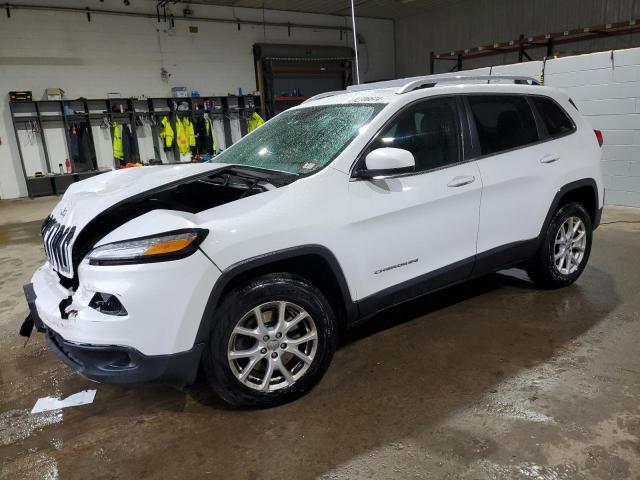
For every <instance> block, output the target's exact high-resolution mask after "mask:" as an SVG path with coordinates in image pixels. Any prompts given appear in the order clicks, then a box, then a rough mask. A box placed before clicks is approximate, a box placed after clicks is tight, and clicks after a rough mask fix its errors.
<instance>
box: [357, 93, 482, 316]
mask: <svg viewBox="0 0 640 480" xmlns="http://www.w3.org/2000/svg"><path fill="white" fill-rule="evenodd" d="M462 132H463V129H462V124H461V122H460V116H459V108H458V100H457V99H456V98H454V97H438V98H434V99H430V100H425V101H422V102H420V103H419V104H416V105H413V106H410V107H408V108H407V110H405V111H404V112H402V113H401V114H400V115H398V116H397V117H396V118H395V119H393V120H391V121H390V123H389V124H388V125H387V126H386V127H385V128H383V129H382V131H381V133H380V134H378V135H377V137H376V138H375V140H374V141H373V143H372V145H371V146H370V147H369V148H368V149H367V150H366V151H365V152H364V155H366V154H367V153H368V152H370V151H371V150H373V149H375V148H381V147H395V148H404V149H406V150H409V151H411V153H413V155H414V158H415V161H416V167H415V172H412V173H410V174H403V175H396V176H392V177H389V178H381V179H376V180H361V179H352V180H351V182H350V184H349V211H350V225H349V228H350V229H351V234H350V237H351V238H353V239H354V244H353V252H354V255H355V256H356V260H357V266H358V268H357V278H356V282H355V287H356V295H357V298H358V300H359V301H361V305H362V304H363V303H362V301H363V300H364V305H368V306H369V307H370V308H371V309H377V308H381V307H383V306H388V305H389V304H394V303H399V302H401V301H404V300H407V299H409V298H412V297H415V296H417V295H419V294H421V293H423V292H424V290H425V289H431V288H437V287H439V286H444V284H448V283H453V282H456V281H460V280H463V279H465V278H466V277H468V276H469V274H470V272H471V269H472V267H473V261H474V256H475V254H476V237H477V233H478V218H479V208H480V196H481V191H482V184H481V180H480V172H479V170H478V166H477V165H476V163H475V162H473V161H470V162H465V161H464V152H463V147H462V143H463V142H462V138H463V133H462ZM364 155H363V158H364ZM363 158H362V159H361V160H360V162H362V161H363ZM358 165H360V163H359V164H358ZM357 168H359V167H357ZM362 313H363V314H367V313H368V312H366V311H364V312H362Z"/></svg>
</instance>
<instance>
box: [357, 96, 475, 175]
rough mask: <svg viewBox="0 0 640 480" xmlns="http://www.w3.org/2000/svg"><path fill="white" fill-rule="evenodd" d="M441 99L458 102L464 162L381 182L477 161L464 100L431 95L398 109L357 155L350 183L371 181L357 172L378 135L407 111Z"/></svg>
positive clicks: (410, 173)
mask: <svg viewBox="0 0 640 480" xmlns="http://www.w3.org/2000/svg"><path fill="white" fill-rule="evenodd" d="M440 98H453V99H454V100H455V102H456V113H457V116H458V124H459V127H460V134H461V136H462V139H461V144H462V160H461V161H460V162H456V163H452V164H450V165H445V166H443V167H438V168H432V169H429V170H420V171H419V172H405V173H396V174H391V175H384V176H381V177H379V178H380V179H381V180H385V179H388V178H400V177H409V176H412V175H423V174H427V173H429V172H433V171H435V170H442V169H444V168H449V167H454V166H456V165H462V164H464V163H467V162H470V161H472V160H475V158H473V155H472V152H473V149H472V144H471V140H472V135H471V125H470V124H469V118H468V113H467V111H466V107H465V104H464V102H463V101H462V98H460V95H459V94H451V93H446V94H441V95H430V96H428V97H422V98H419V99H417V100H414V101H412V102H410V103H407V104H406V105H403V106H402V108H400V109H398V111H396V112H395V113H394V114H393V115H392V116H391V117H390V118H388V119H387V121H386V122H385V123H384V124H383V125H382V126H381V127H380V128H378V130H376V132H375V133H374V134H373V135H372V136H371V138H370V139H369V141H368V142H367V143H366V145H365V146H364V147H363V148H362V149H361V150H360V153H358V155H356V158H355V160H354V161H353V163H352V164H351V168H350V169H349V177H350V178H349V181H350V182H362V181H369V179H367V178H362V177H358V175H357V172H358V166H359V165H360V164H361V162H363V161H364V157H365V154H366V152H367V151H368V150H369V147H371V145H372V144H373V142H374V141H375V140H376V139H377V138H378V135H380V134H381V133H382V132H383V131H385V130H386V128H387V127H388V126H389V125H391V124H392V123H393V122H395V121H396V120H397V119H398V117H400V116H401V115H403V114H404V113H406V112H407V111H409V110H411V109H413V108H414V107H416V106H417V105H419V104H421V103H426V102H428V101H430V100H432V99H440Z"/></svg>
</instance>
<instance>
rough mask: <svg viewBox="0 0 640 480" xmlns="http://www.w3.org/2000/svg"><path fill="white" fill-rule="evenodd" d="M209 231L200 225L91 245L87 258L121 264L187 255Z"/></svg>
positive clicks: (100, 263)
mask: <svg viewBox="0 0 640 480" xmlns="http://www.w3.org/2000/svg"><path fill="white" fill-rule="evenodd" d="M207 233H209V232H208V231H207V230H203V229H199V228H198V229H189V230H175V231H173V232H167V233H162V234H158V235H151V236H149V237H140V238H132V239H131V240H125V241H122V242H114V243H108V244H107V245H102V246H100V247H97V248H94V249H93V250H92V251H91V252H89V255H87V259H88V260H89V264H90V265H123V264H128V263H149V262H161V261H166V260H177V259H179V258H184V257H188V256H189V255H191V254H192V253H193V252H195V251H196V250H197V249H198V246H199V245H200V243H202V241H203V240H204V239H205V237H206V236H207Z"/></svg>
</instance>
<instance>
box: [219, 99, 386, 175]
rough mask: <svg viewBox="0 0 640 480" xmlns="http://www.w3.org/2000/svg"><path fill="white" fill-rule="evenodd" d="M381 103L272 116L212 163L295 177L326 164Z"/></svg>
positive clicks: (310, 108) (375, 112)
mask: <svg viewBox="0 0 640 480" xmlns="http://www.w3.org/2000/svg"><path fill="white" fill-rule="evenodd" d="M383 107H384V104H355V105H325V106H319V107H308V108H301V109H295V110H289V111H286V112H283V113H281V114H280V115H278V116H276V117H274V118H273V119H272V120H270V121H269V122H268V123H266V124H265V125H263V126H261V127H259V128H258V129H257V130H255V131H253V132H252V133H251V134H250V135H247V136H246V137H244V138H243V139H242V140H240V141H239V142H238V143H236V144H234V145H233V146H232V147H230V148H229V149H227V150H225V151H224V152H223V153H221V154H220V155H218V156H217V157H215V160H214V161H215V162H221V163H231V164H239V165H248V166H252V167H260V168H266V169H270V170H280V171H284V172H290V173H296V174H308V173H313V172H314V171H316V170H319V169H321V168H322V167H324V166H325V165H327V164H328V163H330V162H331V161H332V160H333V159H334V158H335V157H336V156H337V155H338V154H339V153H340V152H341V151H342V149H343V148H344V147H346V146H347V144H348V143H349V142H350V141H351V140H352V139H353V138H354V137H355V135H356V134H357V132H358V130H359V129H360V128H361V127H362V126H364V125H365V124H366V123H367V122H369V121H370V120H371V119H372V118H373V117H374V116H375V115H376V114H377V113H378V112H379V111H380V110H382V108H383Z"/></svg>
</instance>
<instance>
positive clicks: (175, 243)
mask: <svg viewBox="0 0 640 480" xmlns="http://www.w3.org/2000/svg"><path fill="white" fill-rule="evenodd" d="M197 238H198V237H197V236H196V235H195V234H193V235H191V237H190V238H181V239H179V240H168V241H166V242H159V243H156V244H155V245H152V246H150V247H149V248H147V249H146V250H145V251H144V252H143V253H142V255H145V256H148V255H162V254H165V253H173V252H179V251H180V250H182V249H184V248H187V247H188V246H189V245H190V244H191V243H193V242H194V241H195V240H196V239H197Z"/></svg>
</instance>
